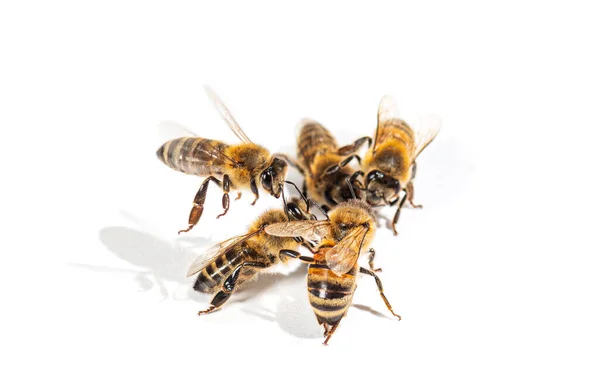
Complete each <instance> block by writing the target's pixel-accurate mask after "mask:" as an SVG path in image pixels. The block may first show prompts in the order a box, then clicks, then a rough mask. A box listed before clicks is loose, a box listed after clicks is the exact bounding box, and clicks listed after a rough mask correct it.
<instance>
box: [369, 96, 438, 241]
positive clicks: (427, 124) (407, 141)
mask: <svg viewBox="0 0 600 385" xmlns="http://www.w3.org/2000/svg"><path fill="white" fill-rule="evenodd" d="M440 127H441V120H440V119H439V117H437V116H435V115H428V116H425V117H423V118H422V119H421V121H420V122H419V124H418V125H417V128H416V129H415V130H413V129H412V128H411V127H410V126H409V125H408V123H406V122H405V121H404V120H402V119H400V117H399V113H398V108H397V107H396V103H395V102H394V100H393V98H392V97H391V96H384V97H383V98H382V99H381V102H380V103H379V109H378V112H377V128H376V130H375V138H374V140H373V146H372V147H371V150H370V151H368V152H367V154H366V156H365V159H364V161H363V163H362V170H363V172H364V173H365V175H366V177H365V185H366V186H365V187H366V190H367V201H368V202H369V203H370V204H371V205H373V206H379V205H390V206H394V205H396V204H397V205H398V209H397V210H396V213H395V215H394V220H393V221H392V228H393V231H394V235H396V234H398V232H397V231H396V223H397V222H398V219H399V217H400V209H401V208H402V206H403V205H404V202H405V201H406V200H407V199H408V202H409V203H410V204H411V205H412V206H413V207H416V208H420V207H422V206H420V205H415V204H414V202H413V197H414V186H413V182H412V181H413V179H414V178H415V175H416V171H417V164H416V159H417V157H418V156H419V154H420V153H421V152H422V151H423V150H424V149H425V148H426V147H427V146H428V145H429V144H430V143H431V142H432V141H433V139H435V137H436V136H437V134H438V132H439V130H440ZM401 191H404V195H403V196H402V198H401V197H400V193H401Z"/></svg>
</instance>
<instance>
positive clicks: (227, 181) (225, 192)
mask: <svg viewBox="0 0 600 385" xmlns="http://www.w3.org/2000/svg"><path fill="white" fill-rule="evenodd" d="M230 188H231V179H229V175H227V174H225V175H223V199H222V200H221V202H222V204H223V210H225V211H223V213H222V214H219V215H217V219H219V218H221V217H222V216H223V215H225V214H227V212H228V211H229V189H230Z"/></svg>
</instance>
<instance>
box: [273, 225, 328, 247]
mask: <svg viewBox="0 0 600 385" xmlns="http://www.w3.org/2000/svg"><path fill="white" fill-rule="evenodd" d="M330 228H331V226H330V224H329V221H293V222H279V223H273V224H271V225H269V226H267V227H266V228H265V231H266V232H267V234H269V235H273V236H276V237H302V238H304V239H306V240H308V241H311V242H318V241H320V240H321V238H324V237H328V236H329V235H330Z"/></svg>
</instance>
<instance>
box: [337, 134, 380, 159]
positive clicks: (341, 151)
mask: <svg viewBox="0 0 600 385" xmlns="http://www.w3.org/2000/svg"><path fill="white" fill-rule="evenodd" d="M365 142H367V143H368V145H367V147H371V144H372V143H373V139H371V137H370V136H363V137H362V138H359V139H357V140H355V141H354V143H353V144H349V145H347V146H344V147H340V148H338V150H337V153H338V155H350V154H353V153H355V152H356V151H358V149H359V148H360V146H362V145H363V144H364V143H365Z"/></svg>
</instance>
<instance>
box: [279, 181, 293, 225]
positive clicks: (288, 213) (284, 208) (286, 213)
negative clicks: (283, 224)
mask: <svg viewBox="0 0 600 385" xmlns="http://www.w3.org/2000/svg"><path fill="white" fill-rule="evenodd" d="M281 199H282V200H283V211H284V212H285V215H286V216H287V219H288V222H289V221H290V220H291V218H290V211H289V210H288V204H287V201H286V200H285V191H284V189H283V188H282V189H281Z"/></svg>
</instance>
